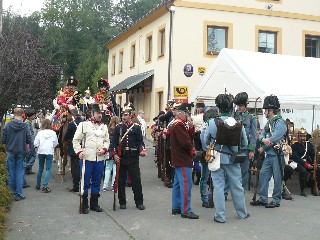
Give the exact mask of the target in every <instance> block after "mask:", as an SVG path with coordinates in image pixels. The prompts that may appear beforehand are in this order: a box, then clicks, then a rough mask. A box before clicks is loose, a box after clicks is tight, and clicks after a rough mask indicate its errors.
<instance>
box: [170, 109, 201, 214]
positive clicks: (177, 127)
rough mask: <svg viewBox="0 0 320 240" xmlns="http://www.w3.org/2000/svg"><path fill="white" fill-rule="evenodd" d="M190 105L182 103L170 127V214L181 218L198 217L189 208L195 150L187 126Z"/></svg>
mask: <svg viewBox="0 0 320 240" xmlns="http://www.w3.org/2000/svg"><path fill="white" fill-rule="evenodd" d="M190 110H191V105H190V104H187V103H182V104H181V105H180V106H179V108H178V111H177V113H176V119H175V120H174V122H173V123H172V126H171V128H170V143H171V162H172V166H173V167H174V172H175V177H174V183H173V188H172V214H173V215H176V214H181V217H182V218H189V219H198V218H199V216H198V215H196V214H195V213H193V212H192V209H191V189H192V167H193V163H192V158H193V157H195V154H196V150H195V148H194V147H193V145H192V140H191V136H190V134H189V127H188V126H187V121H188V116H189V111H190Z"/></svg>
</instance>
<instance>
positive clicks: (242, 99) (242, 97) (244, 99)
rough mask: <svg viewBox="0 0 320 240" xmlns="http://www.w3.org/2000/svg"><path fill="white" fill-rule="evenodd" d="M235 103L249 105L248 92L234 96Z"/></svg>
mask: <svg viewBox="0 0 320 240" xmlns="http://www.w3.org/2000/svg"><path fill="white" fill-rule="evenodd" d="M233 102H234V104H235V105H238V106H239V105H245V106H247V105H248V103H249V102H248V94H247V93H246V92H240V93H238V94H237V95H236V96H235V97H234V101H233Z"/></svg>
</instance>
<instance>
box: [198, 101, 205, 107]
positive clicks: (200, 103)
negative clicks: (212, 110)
mask: <svg viewBox="0 0 320 240" xmlns="http://www.w3.org/2000/svg"><path fill="white" fill-rule="evenodd" d="M205 106H206V105H205V104H204V101H203V100H197V102H196V108H205Z"/></svg>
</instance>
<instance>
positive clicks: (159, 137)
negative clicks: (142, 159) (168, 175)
mask: <svg viewBox="0 0 320 240" xmlns="http://www.w3.org/2000/svg"><path fill="white" fill-rule="evenodd" d="M158 131H159V132H160V125H159V126H158ZM161 156H162V154H161V135H160V134H159V136H158V151H157V167H158V178H161Z"/></svg>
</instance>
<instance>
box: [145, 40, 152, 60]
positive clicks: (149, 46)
mask: <svg viewBox="0 0 320 240" xmlns="http://www.w3.org/2000/svg"><path fill="white" fill-rule="evenodd" d="M151 59H152V35H149V36H147V41H146V59H145V61H146V62H151Z"/></svg>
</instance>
